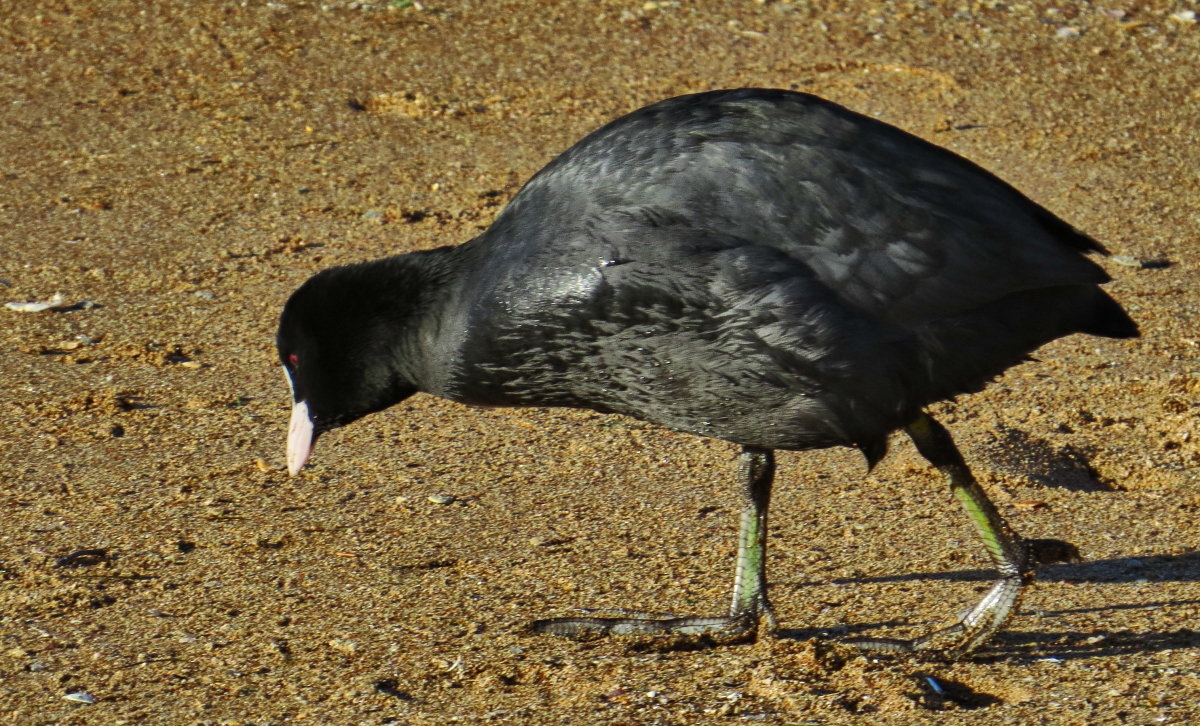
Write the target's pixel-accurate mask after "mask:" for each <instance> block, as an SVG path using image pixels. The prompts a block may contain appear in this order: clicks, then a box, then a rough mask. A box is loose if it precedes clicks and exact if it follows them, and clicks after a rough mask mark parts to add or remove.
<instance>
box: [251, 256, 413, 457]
mask: <svg viewBox="0 0 1200 726" xmlns="http://www.w3.org/2000/svg"><path fill="white" fill-rule="evenodd" d="M381 272H382V271H381V270H379V269H372V268H370V267H369V266H367V265H358V266H351V267H339V268H333V269H329V270H325V271H323V272H320V273H318V274H317V275H315V276H313V277H312V278H310V279H309V280H308V281H307V282H305V283H304V284H303V285H302V286H301V287H300V288H299V289H297V290H296V292H294V293H293V294H292V296H291V298H290V299H289V300H288V302H287V304H286V305H285V306H284V308H283V314H282V315H281V316H280V319H279V331H278V333H277V334H276V337H275V344H276V347H277V349H278V351H279V361H280V362H281V363H282V364H283V370H284V372H285V373H286V374H287V380H288V385H289V386H290V388H291V392H292V416H291V422H290V423H289V425H288V438H287V462H288V471H289V473H291V474H292V475H295V474H296V473H298V472H299V471H300V469H301V468H303V467H304V464H305V462H307V461H308V457H309V455H310V454H311V453H312V449H313V445H314V444H315V443H316V440H317V437H318V436H320V435H321V434H322V433H324V432H326V431H329V430H330V429H335V428H338V427H339V426H345V425H346V424H348V423H350V422H352V421H355V420H357V419H360V418H362V417H363V416H366V415H367V414H371V413H375V412H376V411H382V410H383V409H385V408H387V407H389V406H392V405H393V404H396V403H399V402H400V401H402V400H404V399H405V398H407V397H409V396H411V395H412V394H413V393H415V392H416V390H417V389H416V386H414V385H413V384H412V383H410V382H409V381H408V379H407V378H406V376H404V375H403V374H402V373H401V370H402V369H403V365H402V361H401V360H400V359H401V358H402V357H403V354H404V350H403V344H402V342H403V340H404V339H405V338H406V337H407V336H406V334H405V333H406V329H407V327H408V326H407V325H406V323H407V321H406V320H405V317H404V316H403V315H400V316H397V314H396V310H397V309H398V308H399V309H404V308H405V306H404V304H403V303H404V298H405V297H406V291H405V289H404V287H403V286H400V287H399V288H393V287H392V286H391V285H388V284H386V282H384V281H382V280H381V279H378V278H380V277H381Z"/></svg>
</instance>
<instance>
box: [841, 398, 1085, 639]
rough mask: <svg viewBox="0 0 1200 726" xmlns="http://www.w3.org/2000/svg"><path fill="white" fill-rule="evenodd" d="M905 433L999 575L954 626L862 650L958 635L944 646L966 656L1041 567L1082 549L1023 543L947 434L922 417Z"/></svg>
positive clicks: (1075, 559) (1073, 557)
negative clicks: (939, 477)
mask: <svg viewBox="0 0 1200 726" xmlns="http://www.w3.org/2000/svg"><path fill="white" fill-rule="evenodd" d="M905 431H906V432H907V433H908V435H909V437H911V438H912V440H913V443H915V444H916V445H917V451H919V452H921V455H922V456H924V457H925V458H926V459H928V460H929V462H930V463H931V464H933V465H934V466H936V467H937V468H938V470H939V471H941V472H942V473H943V474H945V475H946V479H947V480H948V481H949V482H950V489H951V491H953V492H954V496H955V498H957V499H958V501H959V502H960V503H961V504H962V505H963V507H964V508H965V509H966V510H967V515H968V516H969V517H970V518H971V522H972V523H973V524H974V525H975V529H976V531H978V532H979V536H980V537H981V538H982V539H983V544H984V547H985V548H986V549H987V552H988V555H989V557H990V558H991V560H992V564H993V565H994V566H995V568H996V570H997V572H998V574H999V577H998V578H997V579H996V581H995V583H993V585H992V587H991V589H989V590H988V591H987V593H986V594H985V595H984V596H983V598H982V599H981V600H980V601H979V602H978V603H976V604H975V605H974V606H972V607H971V608H969V609H967V610H965V611H964V612H962V613H961V614H960V615H959V616H958V619H957V621H956V622H954V623H953V624H951V625H950V626H948V627H945V628H941V629H939V630H935V631H933V632H931V633H926V634H925V635H923V636H921V637H919V638H916V639H914V640H885V639H870V638H863V639H857V640H855V641H852V642H854V643H855V644H856V645H858V646H859V647H862V648H867V649H870V650H884V651H901V652H903V651H914V650H922V649H927V648H932V647H933V641H934V640H936V639H938V638H939V637H940V636H951V635H952V636H956V638H955V640H954V641H953V642H952V643H951V644H950V645H949V647H947V648H946V651H945V652H946V654H947V655H948V656H949V657H951V658H960V657H962V656H965V655H968V654H969V653H971V652H972V651H974V650H975V649H976V648H978V647H979V646H981V645H983V644H984V643H985V642H986V641H987V640H988V638H990V637H991V636H992V635H994V634H995V633H996V631H997V630H999V629H1000V627H1001V626H1002V625H1004V622H1005V621H1006V620H1008V618H1009V616H1010V615H1011V614H1012V613H1013V611H1014V610H1016V608H1017V605H1018V603H1019V602H1020V600H1021V596H1022V594H1023V592H1024V589H1025V587H1026V586H1027V585H1029V584H1030V583H1031V582H1033V579H1034V572H1035V570H1036V568H1037V566H1038V565H1039V564H1048V563H1052V562H1078V561H1079V551H1078V550H1077V549H1075V546H1074V545H1072V544H1070V543H1068V542H1063V541H1061V540H1053V539H1050V540H1028V539H1022V538H1021V537H1020V536H1019V535H1018V534H1017V533H1016V532H1014V531H1013V529H1012V527H1010V526H1009V525H1008V522H1005V521H1004V518H1003V517H1001V516H1000V513H999V512H998V511H996V507H995V505H993V504H992V502H991V500H990V499H988V496H987V494H986V493H985V492H984V491H983V487H981V486H979V483H978V482H977V481H975V477H974V475H972V474H971V470H970V469H969V468H967V464H966V462H965V461H964V460H963V457H962V454H960V453H959V451H958V449H957V447H955V445H954V440H953V439H951V438H950V433H949V432H948V431H946V429H945V428H943V427H942V425H941V424H939V423H938V422H937V421H935V420H933V418H932V417H931V416H929V415H928V414H925V413H922V414H921V415H920V416H919V417H918V418H917V420H916V421H914V422H913V423H911V424H909V425H908V426H907V427H906V428H905Z"/></svg>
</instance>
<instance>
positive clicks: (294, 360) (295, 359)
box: [288, 353, 300, 368]
mask: <svg viewBox="0 0 1200 726" xmlns="http://www.w3.org/2000/svg"><path fill="white" fill-rule="evenodd" d="M288 365H290V366H291V367H292V368H296V367H297V366H299V365H300V356H298V355H296V354H295V353H292V354H291V355H289V356H288Z"/></svg>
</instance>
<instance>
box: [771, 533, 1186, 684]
mask: <svg viewBox="0 0 1200 726" xmlns="http://www.w3.org/2000/svg"><path fill="white" fill-rule="evenodd" d="M994 578H995V573H994V572H993V571H991V570H956V571H952V572H915V573H909V574H904V575H887V576H882V577H856V578H840V579H836V580H831V581H829V583H832V584H839V585H854V584H869V583H899V582H915V581H926V580H928V581H934V582H937V581H960V582H990V581H992V580H993V579H994ZM1038 579H1039V580H1042V581H1044V582H1077V583H1081V582H1112V583H1137V582H1197V581H1200V551H1197V552H1186V553H1183V554H1179V555H1149V556H1145V557H1117V558H1111V559H1105V560H1095V561H1092V562H1083V563H1078V564H1064V565H1047V566H1043V567H1041V568H1039V570H1038ZM829 583H821V582H813V581H806V582H798V583H794V584H793V585H792V586H794V587H811V586H814V585H820V584H829ZM1196 605H1200V599H1190V600H1156V601H1148V602H1140V603H1113V604H1111V605H1103V606H1099V607H1088V608H1069V609H1063V610H1044V609H1043V610H1039V611H1037V613H1036V614H1037V615H1039V616H1041V617H1046V618H1053V617H1056V616H1061V615H1067V614H1071V613H1089V612H1098V613H1100V612H1117V611H1121V610H1144V609H1155V610H1156V609H1160V608H1172V607H1174V608H1179V607H1194V606H1196ZM1023 614H1026V615H1028V614H1031V613H1029V612H1025V613H1023ZM905 625H912V623H898V622H895V621H891V622H880V623H862V624H857V625H851V626H842V627H838V628H799V629H788V630H782V631H780V632H779V633H778V635H779V636H780V637H784V638H789V639H796V640H807V639H810V638H822V639H830V638H832V639H841V638H844V637H846V636H848V635H859V634H862V633H867V632H870V631H875V630H877V629H881V628H888V627H897V626H905ZM1182 648H1200V632H1198V631H1197V630H1195V629H1191V628H1179V629H1177V630H1173V631H1167V632H1133V631H1128V630H1094V631H1089V632H1078V631H1059V632H1046V631H1038V632H1032V631H1031V632H1023V631H1013V630H1005V631H1003V632H1001V633H1000V634H998V635H997V636H996V638H995V639H994V640H993V641H992V642H991V644H989V645H988V646H987V647H986V648H985V649H984V650H982V651H980V653H978V654H977V655H975V656H974V659H975V660H977V661H981V662H994V661H1007V660H1022V661H1033V660H1047V659H1048V660H1056V661H1066V660H1076V659H1081V658H1098V657H1110V656H1116V655H1125V654H1131V653H1154V652H1161V651H1166V650H1177V649H1182Z"/></svg>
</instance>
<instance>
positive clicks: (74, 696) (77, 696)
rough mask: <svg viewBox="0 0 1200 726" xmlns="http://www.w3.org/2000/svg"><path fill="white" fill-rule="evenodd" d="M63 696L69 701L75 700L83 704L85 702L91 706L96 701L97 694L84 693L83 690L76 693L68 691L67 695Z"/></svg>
mask: <svg viewBox="0 0 1200 726" xmlns="http://www.w3.org/2000/svg"><path fill="white" fill-rule="evenodd" d="M63 698H65V699H66V700H68V701H74V702H75V703H82V704H85V705H88V706H90V705H92V704H93V703H95V702H96V697H95V696H93V695H92V694H90V693H84V692H83V691H76V692H75V693H68V694H66V695H65V696H63Z"/></svg>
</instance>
